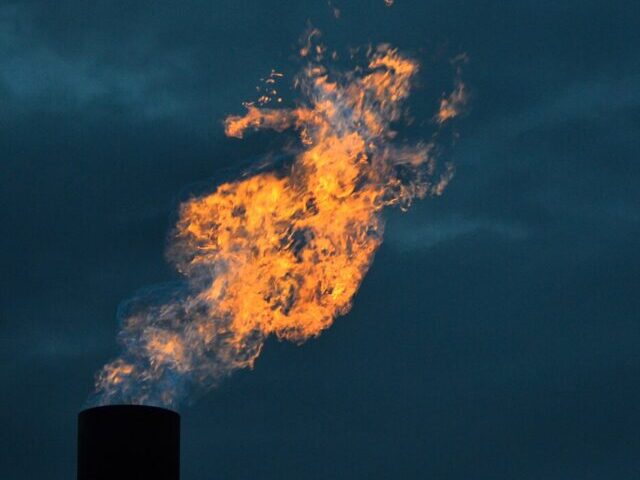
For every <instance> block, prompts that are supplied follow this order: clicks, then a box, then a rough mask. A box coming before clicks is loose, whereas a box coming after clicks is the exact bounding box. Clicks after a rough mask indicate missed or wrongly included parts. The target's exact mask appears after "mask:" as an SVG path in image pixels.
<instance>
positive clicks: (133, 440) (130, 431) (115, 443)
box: [78, 405, 180, 480]
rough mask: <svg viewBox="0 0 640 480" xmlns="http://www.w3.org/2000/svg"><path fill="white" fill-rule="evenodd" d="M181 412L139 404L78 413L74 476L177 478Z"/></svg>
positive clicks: (96, 479) (87, 479)
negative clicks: (76, 464)
mask: <svg viewBox="0 0 640 480" xmlns="http://www.w3.org/2000/svg"><path fill="white" fill-rule="evenodd" d="M179 477H180V416H179V415H178V414H177V413H176V412H174V411H171V410H167V409H164V408H158V407H147V406H142V405H109V406H104V407H95V408H89V409H87V410H83V411H82V412H80V415H78V480H134V479H135V480H147V479H149V480H179Z"/></svg>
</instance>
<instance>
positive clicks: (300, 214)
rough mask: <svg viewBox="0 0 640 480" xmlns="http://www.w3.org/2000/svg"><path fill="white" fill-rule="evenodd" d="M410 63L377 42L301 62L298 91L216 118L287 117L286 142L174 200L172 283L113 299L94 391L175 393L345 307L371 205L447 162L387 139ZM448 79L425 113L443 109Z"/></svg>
mask: <svg viewBox="0 0 640 480" xmlns="http://www.w3.org/2000/svg"><path fill="white" fill-rule="evenodd" d="M309 48H310V47H309ZM418 69H419V66H418V63H417V62H416V61H414V60H412V59H410V58H408V57H406V56H404V55H401V54H400V53H399V52H398V51H397V50H395V49H392V48H390V47H389V46H381V47H379V48H377V49H375V50H373V51H371V52H370V53H369V55H368V64H367V65H366V67H365V68H360V69H356V70H354V71H352V72H347V73H342V74H337V73H333V72H330V71H329V70H328V69H327V68H325V67H324V66H322V65H320V64H317V63H310V64H309V65H308V66H307V67H306V68H305V69H304V70H303V72H302V73H301V75H300V76H299V78H298V79H297V81H298V84H299V86H300V89H301V91H302V94H303V98H304V99H305V100H304V102H302V103H299V104H298V105H297V106H296V107H294V108H289V109H287V108H282V109H274V108H266V107H262V106H256V105H254V104H247V111H246V113H245V114H244V115H241V116H230V117H228V118H227V119H226V121H225V132H226V134H227V135H228V136H230V137H236V138H242V137H243V136H244V135H246V134H247V132H249V131H250V130H256V129H271V130H275V131H276V132H281V131H284V130H287V129H293V130H295V131H296V132H298V134H299V137H300V141H301V142H300V144H301V148H300V152H299V154H298V155H297V156H296V158H295V160H294V161H293V162H291V163H290V164H289V165H287V166H285V167H283V168H280V169H277V170H274V171H271V172H263V173H258V174H254V175H252V176H249V177H246V178H243V179H241V180H238V181H234V182H228V183H224V184H221V185H219V186H218V187H217V188H216V189H215V190H214V191H213V192H212V193H210V194H208V195H203V196H200V197H195V198H192V199H191V200H189V201H187V202H185V203H184V204H182V205H181V207H180V212H179V219H178V222H177V225H176V228H175V231H174V233H173V242H172V245H171V247H170V249H169V256H170V258H171V259H172V261H173V262H174V264H175V266H176V268H177V270H178V271H179V272H180V273H181V274H182V275H183V276H184V279H185V281H184V285H183V286H182V287H180V288H175V289H169V291H168V292H164V293H163V294H161V295H160V298H159V299H157V298H155V296H153V295H151V297H153V298H143V299H142V300H136V301H134V302H130V304H128V305H127V306H126V308H125V311H124V312H123V315H122V316H123V325H122V331H121V333H120V343H121V344H122V346H123V352H122V354H121V356H120V358H118V359H116V360H115V361H113V362H111V363H109V364H107V365H106V366H105V367H104V368H103V369H102V371H101V372H100V373H99V374H98V376H97V381H96V387H97V394H96V402H97V403H113V402H127V403H147V404H161V405H168V406H175V405H176V404H177V403H178V402H180V401H181V400H183V397H184V396H185V394H187V393H190V392H192V391H193V390H194V389H195V390H198V389H203V390H206V389H208V388H211V387H212V386H215V385H216V384H217V383H218V382H219V381H220V380H221V379H222V378H224V377H225V376H227V375H228V374H230V373H231V372H233V371H234V370H236V369H239V368H245V367H251V366H253V364H254V362H255V360H256V358H257V357H258V355H259V354H260V350H261V348H262V346H263V343H264V341H265V339H266V338H267V337H269V336H270V335H274V336H276V337H278V338H279V339H286V340H290V341H293V342H297V343H301V342H304V341H305V340H307V339H308V338H311V337H314V336H317V335H319V334H320V333H321V332H322V331H323V330H324V329H326V328H328V327H329V326H331V324H332V323H333V321H334V319H335V318H336V317H337V316H339V315H344V314H345V313H347V312H348V311H349V309H350V307H351V302H352V300H353V297H354V295H355V294H356V292H357V290H358V287H359V286H360V284H361V282H362V280H363V277H364V275H365V274H366V273H367V270H368V269H369V266H370V264H371V262H372V260H373V256H374V254H375V252H376V250H377V249H378V247H379V246H380V244H381V242H382V237H383V230H384V220H383V218H382V216H381V211H382V210H383V209H384V208H385V207H388V206H392V205H397V206H400V207H401V208H407V207H408V206H409V205H410V204H411V202H412V200H413V199H415V198H422V197H424V196H426V195H430V194H436V195H437V194H440V193H441V192H442V190H443V189H444V187H445V186H446V184H447V182H448V181H449V179H450V178H451V176H452V173H453V170H452V168H451V167H450V166H446V167H445V168H444V169H439V168H438V167H437V165H436V162H435V159H434V158H433V155H432V151H433V149H432V147H433V145H431V144H426V143H418V144H416V145H406V144H404V145H402V146H397V145H394V144H393V140H394V138H395V137H396V132H395V131H394V129H393V128H392V126H393V125H394V124H395V123H396V122H399V121H401V120H402V118H403V115H404V108H403V104H404V101H405V100H406V99H407V97H408V96H409V93H410V90H411V87H412V83H413V80H414V78H415V75H416V73H417V72H418ZM460 88H461V87H457V89H456V90H455V91H454V94H455V95H456V96H455V97H451V98H454V100H451V101H449V102H444V101H443V104H442V105H441V109H440V112H439V113H438V114H436V118H437V122H436V123H442V122H444V121H446V120H448V119H449V118H451V117H453V116H455V114H457V112H458V109H457V108H455V109H454V108H453V107H452V106H453V104H455V105H456V107H457V106H459V105H461V102H462V97H461V95H463V93H464V90H463V89H460ZM456 92H457V93H456ZM457 95H460V97H458V96H457ZM442 172H443V173H442Z"/></svg>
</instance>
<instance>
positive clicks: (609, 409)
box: [0, 0, 640, 480]
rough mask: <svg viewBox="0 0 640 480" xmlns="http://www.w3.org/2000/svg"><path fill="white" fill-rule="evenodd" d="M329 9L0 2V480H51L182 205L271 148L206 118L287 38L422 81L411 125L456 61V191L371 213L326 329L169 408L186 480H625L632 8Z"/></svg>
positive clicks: (634, 247) (588, 4)
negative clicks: (406, 67) (460, 67)
mask: <svg viewBox="0 0 640 480" xmlns="http://www.w3.org/2000/svg"><path fill="white" fill-rule="evenodd" d="M331 4H332V5H333V7H337V8H339V9H340V11H341V15H340V18H339V19H335V18H334V17H333V15H332V7H331V6H330V5H329V4H328V3H327V1H326V0H318V1H300V0H289V1H272V0H252V1H249V0H234V1H228V2H214V1H198V0H183V1H180V2H169V1H164V0H162V1H155V2H150V1H137V0H126V1H124V0H123V1H120V0H111V1H102V0H95V1H92V2H87V1H86V0H57V1H55V2H52V1H50V0H41V1H35V0H33V1H21V2H20V1H15V2H12V1H8V2H7V1H5V2H2V5H1V6H0V127H1V128H0V155H1V157H0V166H1V170H0V172H1V174H0V224H1V225H2V227H3V233H2V235H0V272H1V273H0V275H1V277H0V286H1V288H0V355H1V356H2V358H1V360H2V361H1V363H0V379H1V381H2V385H3V386H2V395H1V396H0V406H1V409H0V412H1V413H0V420H1V424H2V426H1V428H0V478H3V479H7V480H9V479H10V480H14V479H15V480H22V479H34V480H35V479H42V478H48V479H54V480H63V479H70V478H74V476H75V428H76V424H75V423H76V415H77V413H78V411H79V410H80V409H81V408H82V406H83V403H84V401H85V399H86V397H87V395H88V394H89V393H90V391H91V387H92V383H93V375H94V373H95V372H96V370H97V369H98V368H99V367H100V366H101V365H102V364H104V363H105V362H106V361H108V360H109V359H111V358H112V357H113V356H114V355H115V354H116V352H117V349H116V343H115V334H116V331H117V327H118V325H117V321H116V315H115V313H116V309H117V307H118V304H119V303H120V302H121V301H123V300H125V299H126V298H128V297H130V296H131V295H132V294H134V293H135V291H136V290H137V289H139V288H141V287H144V286H146V285H150V284H155V283H161V282H165V281H170V280H172V279H174V278H176V274H175V272H173V271H172V269H171V267H170V266H169V265H168V264H167V263H166V261H165V259H164V256H163V255H164V248H165V245H166V241H167V235H168V232H169V229H170V228H171V225H172V223H173V222H174V220H175V210H176V207H177V205H178V203H179V201H180V199H183V198H185V196H186V195H188V194H189V193H190V192H193V191H196V190H197V189H199V188H202V185H203V184H205V185H215V183H216V182H220V181H221V180H223V179H229V178H233V176H234V175H235V174H237V173H238V172H241V171H242V169H243V168H246V167H247V166H248V165H251V164H252V162H255V161H259V160H260V159H261V158H263V157H264V156H265V155H267V154H269V153H273V150H274V148H276V147H277V141H276V140H274V139H273V138H272V137H271V136H270V135H265V134H260V135H258V136H256V137H254V138H250V139H248V140H245V141H239V140H237V139H226V138H224V135H223V131H222V126H221V121H222V120H223V118H224V117H225V115H227V114H229V113H236V114H237V113H241V112H242V108H241V102H243V101H245V100H250V99H252V98H254V97H255V93H256V92H255V86H256V85H257V84H258V81H259V79H260V78H261V77H265V76H266V75H268V74H269V72H270V71H271V69H272V68H275V69H277V70H279V71H283V72H285V73H286V74H288V77H285V78H290V73H292V72H295V70H296V68H297V67H298V66H299V62H298V60H296V59H295V50H296V46H297V40H298V38H299V36H300V35H301V33H302V32H303V31H304V30H305V29H306V28H307V25H308V22H309V21H310V22H311V23H312V24H313V25H315V26H317V27H319V28H320V29H321V30H322V31H323V35H324V37H323V38H324V41H325V42H326V43H327V44H328V45H330V46H332V47H335V48H341V49H345V48H347V47H355V46H358V45H363V44H368V43H373V44H376V43H380V42H390V43H392V44H394V45H396V46H398V47H399V48H400V49H401V50H402V51H403V52H407V53H409V54H411V55H413V56H414V57H416V58H418V59H419V60H420V61H421V63H422V65H423V68H422V71H421V74H420V89H419V91H418V92H416V94H415V96H414V97H413V99H412V100H411V110H412V112H413V114H414V115H415V117H416V118H418V119H420V118H423V119H424V118H427V119H428V118H429V115H430V112H432V111H433V108H435V106H436V105H437V99H438V95H440V93H441V91H442V89H443V88H445V86H447V85H449V83H448V82H450V80H451V72H450V70H449V69H448V67H447V62H446V60H447V59H448V58H450V57H451V56H454V55H456V54H458V53H460V52H466V53H467V55H468V57H469V62H468V63H467V65H466V68H465V71H464V79H465V81H466V82H467V84H468V85H469V87H470V89H471V92H472V102H471V106H470V109H469V111H468V113H467V115H466V116H465V117H464V118H462V119H461V120H460V121H459V122H458V131H459V134H460V138H459V140H458V142H457V144H456V146H455V148H454V149H453V150H452V152H450V155H451V159H452V160H453V161H454V162H455V164H456V167H457V174H456V177H455V179H454V180H453V181H452V183H451V184H450V186H449V188H448V189H447V190H446V191H445V193H444V195H443V196H442V197H440V198H437V199H428V200H425V201H423V202H421V203H419V204H417V205H415V208H413V209H412V210H411V211H409V212H408V213H402V212H400V211H390V212H388V215H387V218H388V223H387V229H386V240H385V243H384V244H383V246H382V247H381V249H380V251H379V252H378V254H377V256H376V259H375V262H374V264H373V266H372V268H371V270H370V272H369V274H368V276H367V277H366V279H365V281H364V284H363V286H362V288H361V290H360V292H359V293H358V295H357V297H356V299H355V305H354V308H353V310H352V311H351V312H350V313H349V314H348V315H347V316H345V317H342V318H340V319H338V320H337V322H336V324H335V325H334V326H333V327H332V328H331V329H330V330H328V331H327V332H325V333H324V334H323V335H322V336H321V337H320V338H318V339H315V340H311V341H309V342H308V343H307V344H305V345H303V346H302V347H300V346H295V345H291V344H288V343H280V342H277V341H275V340H271V341H269V342H267V345H266V347H265V350H264V353H263V355H262V356H261V357H260V359H259V360H258V362H257V364H256V367H255V369H254V370H253V371H244V372H240V373H239V374H237V375H235V376H234V377H232V378H231V379H229V380H228V381H226V382H225V383H224V384H223V385H222V387H221V388H219V389H218V390H216V391H214V392H212V393H210V394H209V395H207V396H206V397H205V398H203V399H201V400H199V401H198V402H197V403H196V404H195V405H193V406H190V407H186V408H184V409H183V410H182V412H181V413H182V421H183V428H182V440H183V452H182V460H183V465H182V472H183V478H184V479H185V480H196V479H197V480H200V479H247V478H260V479H265V480H267V479H289V478H291V479H296V480H302V479H326V478H334V479H343V478H344V479H363V480H364V479H367V480H371V479H390V478H407V479H412V478H420V479H422V478H430V479H451V480H457V479H460V480H463V479H464V480H470V479H473V480H476V479H477V480H484V479H486V480H502V479H504V480H514V479H517V480H534V479H536V480H537V479H544V480H556V479H558V480H573V479H597V480H600V479H602V480H609V479H616V480H626V479H629V480H632V479H637V478H638V472H640V435H638V425H639V424H640V413H639V412H640V411H639V410H638V404H639V403H640V386H639V384H638V378H640V377H639V373H640V349H639V348H638V345H639V344H640V295H638V293H637V288H638V285H639V282H640V253H639V252H640V249H639V247H640V245H639V242H638V235H639V233H640V189H639V187H638V186H639V185H640V162H639V161H638V151H639V150H640V55H639V52H640V28H638V26H639V25H640V7H639V6H638V2H637V1H622V0H612V1H608V2H605V1H594V0H580V1H578V0H564V1H545V0H536V1H533V0H514V1H496V0H494V1H489V0H466V1H462V0H411V1H410V0H396V2H395V4H394V5H393V6H392V7H391V8H388V7H386V6H385V4H384V1H383V0H332V2H331ZM288 95H294V94H293V93H288ZM421 128H424V136H425V137H428V135H430V126H429V125H428V122H427V123H420V122H418V123H417V124H416V125H414V126H413V127H412V129H411V134H412V135H417V136H420V135H421V131H420V129H421Z"/></svg>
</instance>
